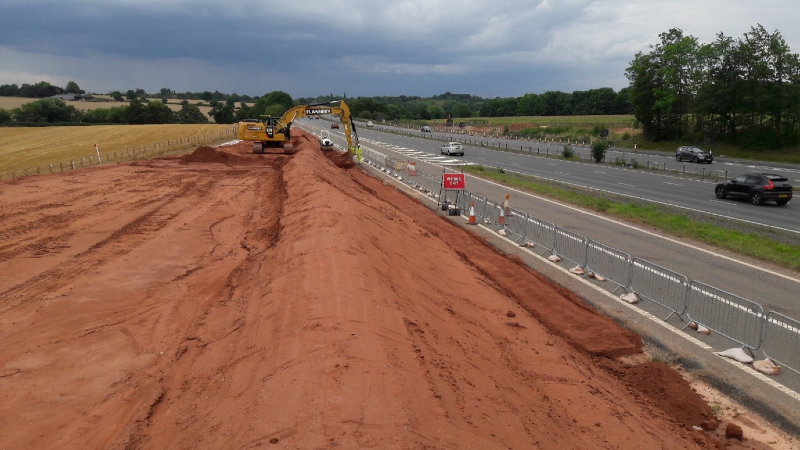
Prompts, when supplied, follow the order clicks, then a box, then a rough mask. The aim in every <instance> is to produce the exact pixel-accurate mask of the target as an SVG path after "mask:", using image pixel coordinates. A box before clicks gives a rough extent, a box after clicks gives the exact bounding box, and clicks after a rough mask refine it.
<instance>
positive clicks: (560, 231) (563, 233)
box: [553, 227, 588, 267]
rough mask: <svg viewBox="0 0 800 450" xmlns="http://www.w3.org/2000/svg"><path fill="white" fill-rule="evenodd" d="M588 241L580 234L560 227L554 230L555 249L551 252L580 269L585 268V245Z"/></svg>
mask: <svg viewBox="0 0 800 450" xmlns="http://www.w3.org/2000/svg"><path fill="white" fill-rule="evenodd" d="M587 242H588V240H587V239H586V238H585V237H583V236H581V235H580V234H577V233H573V232H572V231H569V230H566V229H564V228H561V227H556V230H555V249H554V250H553V252H554V253H555V254H556V255H558V256H560V257H561V258H563V259H566V260H567V261H571V262H573V263H575V264H577V265H578V266H580V267H584V266H586V244H587Z"/></svg>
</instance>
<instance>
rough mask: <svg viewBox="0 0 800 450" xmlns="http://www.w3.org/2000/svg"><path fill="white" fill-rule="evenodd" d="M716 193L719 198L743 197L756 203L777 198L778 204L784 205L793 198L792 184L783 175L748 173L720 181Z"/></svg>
mask: <svg viewBox="0 0 800 450" xmlns="http://www.w3.org/2000/svg"><path fill="white" fill-rule="evenodd" d="M714 193H715V194H716V195H717V198H725V197H743V198H746V199H748V200H750V203H752V204H754V205H760V204H762V203H764V202H765V201H767V200H775V203H777V204H778V206H783V205H785V204H787V203H789V200H791V199H792V185H791V184H789V180H788V179H786V177H783V176H781V175H775V174H772V173H746V174H744V175H739V176H738V177H736V178H734V179H732V180H724V181H720V182H719V183H717V187H716V188H714Z"/></svg>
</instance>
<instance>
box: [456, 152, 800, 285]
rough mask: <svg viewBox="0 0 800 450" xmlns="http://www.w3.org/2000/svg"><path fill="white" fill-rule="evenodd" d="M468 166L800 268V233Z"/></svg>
mask: <svg viewBox="0 0 800 450" xmlns="http://www.w3.org/2000/svg"><path fill="white" fill-rule="evenodd" d="M463 169H464V172H467V173H470V174H472V175H475V176H477V177H480V178H484V179H488V180H492V181H495V182H498V183H501V184H504V185H507V186H509V187H514V188H516V189H520V190H524V191H528V192H531V193H535V194H539V195H542V196H545V197H548V198H552V199H555V200H559V201H562V202H565V203H569V204H572V205H576V206H580V207H583V208H586V209H589V210H592V211H598V212H602V213H604V214H607V215H610V216H613V217H616V218H619V219H623V220H625V221H628V222H632V223H636V224H640V225H647V226H650V227H653V228H656V229H659V230H661V231H663V232H665V233H669V234H671V235H673V236H677V237H681V238H688V239H693V240H696V241H699V242H702V243H705V244H708V245H711V246H714V247H717V248H721V249H725V250H729V251H732V252H735V253H738V254H741V255H745V256H749V257H752V258H756V259H759V260H762V261H768V262H771V263H774V264H777V265H779V266H781V267H785V268H787V269H791V270H794V271H800V238H798V237H796V236H793V235H791V234H790V233H786V232H781V231H779V230H773V229H769V228H765V227H758V226H757V225H752V224H747V223H744V222H739V221H732V220H729V219H723V218H718V217H715V216H711V215H706V214H702V213H694V212H685V211H683V210H679V209H678V208H673V207H669V206H666V205H656V204H649V203H646V202H642V201H636V200H631V199H628V198H625V197H622V196H616V195H614V194H608V193H598V192H597V191H592V190H590V189H583V188H580V187H575V186H569V185H566V184H559V183H557V182H552V181H549V180H539V179H537V178H535V177H529V176H524V175H519V174H512V173H508V172H505V171H502V170H498V169H494V168H486V167H484V166H479V165H478V166H464V168H463Z"/></svg>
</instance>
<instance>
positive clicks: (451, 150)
mask: <svg viewBox="0 0 800 450" xmlns="http://www.w3.org/2000/svg"><path fill="white" fill-rule="evenodd" d="M440 150H441V153H442V154H447V155H448V156H450V155H461V156H464V146H462V145H461V142H447V143H445V144H444V145H442V148H441V149H440Z"/></svg>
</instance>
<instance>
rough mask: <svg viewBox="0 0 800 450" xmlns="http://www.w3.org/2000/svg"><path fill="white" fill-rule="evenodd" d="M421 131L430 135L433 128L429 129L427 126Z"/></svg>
mask: <svg viewBox="0 0 800 450" xmlns="http://www.w3.org/2000/svg"><path fill="white" fill-rule="evenodd" d="M419 131H421V132H423V133H430V132H431V127H429V126H427V125H423V126H422V128H420V129H419Z"/></svg>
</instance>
